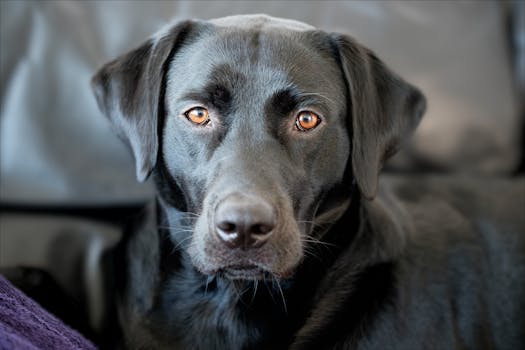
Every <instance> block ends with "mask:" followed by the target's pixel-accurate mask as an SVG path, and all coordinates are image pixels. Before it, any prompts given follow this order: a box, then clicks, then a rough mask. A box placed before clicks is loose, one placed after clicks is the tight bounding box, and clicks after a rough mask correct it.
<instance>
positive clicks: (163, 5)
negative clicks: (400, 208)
mask: <svg viewBox="0 0 525 350" xmlns="http://www.w3.org/2000/svg"><path fill="white" fill-rule="evenodd" d="M243 13H266V14H269V15H272V16H278V17H288V18H292V19H296V20H299V21H304V22H307V23H309V24H312V25H314V26H316V27H318V28H320V29H323V30H325V31H337V32H345V33H348V34H351V35H352V36H354V37H355V38H356V39H357V40H358V41H360V42H361V43H363V44H364V45H365V46H368V47H369V48H371V49H372V50H373V51H375V52H376V53H377V55H378V56H379V57H381V58H382V59H383V61H384V62H386V63H387V65H389V66H390V67H391V68H392V69H393V70H394V71H396V72H397V73H399V74H400V75H401V76H403V77H404V78H406V80H408V81H409V82H411V83H413V84H414V85H416V86H418V87H420V88H421V89H422V91H423V92H424V93H425V95H426V96H427V99H428V112H427V113H426V116H425V117H424V119H423V121H422V123H421V125H420V127H419V129H418V131H417V132H416V134H415V135H414V137H413V138H412V140H410V142H408V143H407V144H406V147H405V149H404V150H403V151H402V152H401V153H400V154H399V155H398V156H396V157H395V158H394V159H393V160H392V161H391V162H390V163H389V164H388V166H387V171H392V172H444V173H450V172H454V173H457V172H461V173H469V174H473V175H475V176H513V175H515V174H518V173H522V172H523V169H524V163H523V159H524V158H523V135H524V132H523V131H524V119H525V118H524V101H525V95H524V81H525V2H524V1H420V2H418V1H406V2H404V1H18V0H17V1H6V0H4V1H1V2H0V45H1V47H0V103H1V106H0V107H1V114H0V267H3V268H7V267H12V266H37V267H41V268H43V269H45V270H46V271H51V273H52V275H53V277H54V278H56V279H57V280H58V282H59V284H61V285H62V286H63V287H64V286H65V287H66V289H67V290H68V292H70V293H77V294H80V295H83V297H85V298H88V299H90V298H91V299H93V298H95V299H96V296H97V293H98V292H97V290H87V291H86V290H85V289H84V287H82V286H83V285H82V284H77V285H73V284H72V283H71V282H70V281H71V280H72V278H74V277H77V278H78V276H80V275H82V276H83V277H82V278H84V282H86V283H87V282H89V279H90V278H95V277H94V272H93V271H94V270H93V266H95V267H96V264H97V261H98V260H97V259H99V257H100V255H101V254H102V252H103V250H104V249H105V247H108V246H110V245H112V244H114V242H115V241H116V240H117V239H118V237H119V234H120V225H121V224H122V222H124V221H125V219H126V218H127V217H129V216H131V215H133V213H134V212H135V211H136V210H138V208H139V207H140V206H141V204H142V203H144V202H145V201H147V200H149V199H151V198H152V194H153V189H152V186H151V183H149V182H148V183H145V184H138V183H137V182H136V180H135V170H134V165H133V158H132V156H131V153H130V152H129V151H128V150H127V149H126V148H125V147H124V145H123V144H122V143H121V142H120V140H118V139H117V138H116V137H115V136H114V134H113V133H112V132H111V129H110V125H109V122H108V121H107V120H106V119H105V118H104V117H103V116H102V114H101V113H100V112H99V110H98V108H97V106H96V102H95V99H94V97H93V95H92V92H91V90H90V87H89V81H90V78H91V76H92V74H93V73H94V72H95V70H96V69H97V68H98V67H99V66H101V65H102V64H103V63H105V62H107V61H109V60H110V59H113V58H115V57H116V56H118V55H119V54H121V53H123V52H125V51H127V50H129V49H131V48H133V47H135V46H138V45H139V44H140V43H141V42H142V41H144V40H145V39H146V38H148V37H149V36H150V35H152V34H153V33H154V32H156V31H157V30H159V29H160V28H161V27H163V26H164V25H166V24H167V23H170V22H176V21H178V20H182V19H187V18H200V19H209V18H215V17H222V16H227V15H234V14H243ZM64 246H66V247H67V251H68V254H65V255H64V254H63V253H60V254H59V253H57V252H63V251H64V250H63V249H61V247H64ZM79 271H82V272H83V273H82V274H79ZM6 273H7V272H6ZM93 285H94V284H93ZM93 288H95V287H93ZM91 299H90V300H91ZM93 317H95V318H96V315H95V316H93ZM92 321H93V322H95V321H96V320H92Z"/></svg>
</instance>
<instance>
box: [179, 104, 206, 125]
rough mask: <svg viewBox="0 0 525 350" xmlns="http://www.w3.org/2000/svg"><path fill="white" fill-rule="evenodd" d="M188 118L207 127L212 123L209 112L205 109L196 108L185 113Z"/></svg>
mask: <svg viewBox="0 0 525 350" xmlns="http://www.w3.org/2000/svg"><path fill="white" fill-rule="evenodd" d="M184 115H185V116H186V118H188V120H189V121H190V122H192V123H194V124H197V125H206V124H208V122H209V121H210V117H209V114H208V110H207V109H206V108H203V107H194V108H192V109H190V110H188V111H187V112H186V113H184Z"/></svg>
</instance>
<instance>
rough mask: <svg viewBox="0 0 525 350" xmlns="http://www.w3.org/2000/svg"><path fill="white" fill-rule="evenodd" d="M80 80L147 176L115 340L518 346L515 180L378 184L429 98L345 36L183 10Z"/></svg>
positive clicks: (119, 254)
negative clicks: (191, 16)
mask: <svg viewBox="0 0 525 350" xmlns="http://www.w3.org/2000/svg"><path fill="white" fill-rule="evenodd" d="M92 87H93V90H94V93H95V95H96V98H97V102H98V104H99V106H100V109H101V110H102V112H103V113H104V114H105V115H106V116H107V117H108V118H109V120H110V121H111V124H112V126H113V128H114V129H115V131H116V133H117V134H118V135H119V136H120V137H121V138H122V139H123V140H124V141H125V142H126V143H127V144H128V145H129V146H130V149H131V151H132V153H133V155H134V159H135V162H136V175H137V178H138V180H139V181H144V180H146V179H147V178H148V177H149V176H151V177H152V178H153V180H154V183H155V185H156V189H157V197H156V200H155V201H154V203H152V204H150V205H149V206H148V207H147V208H146V209H145V210H144V213H143V215H140V217H137V218H136V220H134V223H133V224H132V225H130V228H129V230H128V231H127V232H126V234H125V237H124V238H123V240H122V242H121V243H120V244H119V246H118V247H117V248H116V249H115V251H114V252H113V253H112V255H111V256H112V258H111V259H110V260H111V264H110V265H111V268H110V269H109V271H110V272H109V274H110V275H109V277H108V278H107V280H112V281H113V282H114V284H113V286H112V288H110V290H112V294H111V298H113V299H114V300H115V303H116V310H117V311H116V314H117V318H118V322H119V325H120V326H119V327H120V330H121V333H122V339H123V340H122V342H123V343H122V344H123V346H125V347H128V348H133V349H285V348H286V349H288V348H289V349H453V348H455V349H513V350H515V349H519V348H524V346H525V315H524V314H525V283H524V281H525V240H524V232H525V230H524V228H525V219H524V216H523V212H522V210H523V208H525V203H524V202H525V200H524V192H525V190H524V186H525V183H524V181H523V180H522V179H515V180H492V181H484V180H478V179H475V178H468V177H465V178H464V179H460V180H457V179H452V180H451V179H447V178H441V177H435V176H434V177H433V176H423V175H418V176H414V175H412V176H404V177H391V178H384V179H383V177H382V181H381V185H378V177H379V172H380V170H381V168H382V166H383V165H384V163H385V161H386V160H387V159H389V158H390V157H391V156H392V155H393V154H395V153H396V151H397V150H398V149H399V147H401V146H402V144H403V142H405V140H407V139H408V138H409V137H410V134H411V133H412V132H413V131H414V129H415V128H416V126H417V125H418V123H419V121H420V119H421V118H422V116H423V114H424V111H425V108H426V102H425V97H424V96H423V94H422V93H421V92H420V91H419V90H418V89H417V88H416V87H414V86H412V85H410V84H409V83H407V82H406V81H404V80H403V79H402V78H401V77H399V76H398V75H396V74H395V73H394V72H392V71H391V70H390V69H389V68H387V66H386V65H385V64H384V63H383V62H382V61H381V60H380V59H379V58H377V57H376V56H375V55H374V53H372V52H371V51H370V50H369V49H367V48H365V47H364V46H362V45H361V44H359V43H358V42H357V41H356V40H355V39H353V38H351V37H350V36H347V35H344V34H338V33H327V32H324V31H321V30H319V29H316V28H314V27H312V26H310V25H307V24H304V23H301V22H296V21H292V20H285V19H279V18H273V17H269V16H265V15H243V16H233V17H226V18H220V19H216V20H211V21H199V20H188V21H183V22H180V23H176V24H173V25H171V26H169V27H168V28H167V29H166V30H163V31H162V32H160V33H158V34H157V35H155V36H154V37H152V38H151V39H149V40H148V41H146V42H145V43H144V44H142V45H141V46H139V47H138V48H136V49H134V50H132V51H130V52H129V53H126V54H124V55H123V56H120V57H119V58H117V59H115V60H113V61H111V62H109V63H108V64H106V65H104V66H103V67H102V68H101V69H100V70H99V71H98V72H97V73H96V74H95V76H94V77H93V80H92ZM487 183H488V184H487Z"/></svg>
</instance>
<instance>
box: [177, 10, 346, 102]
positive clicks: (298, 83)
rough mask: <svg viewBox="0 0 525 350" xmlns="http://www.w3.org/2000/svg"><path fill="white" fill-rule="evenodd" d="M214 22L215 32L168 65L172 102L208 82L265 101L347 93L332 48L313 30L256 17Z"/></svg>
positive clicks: (312, 28)
mask: <svg viewBox="0 0 525 350" xmlns="http://www.w3.org/2000/svg"><path fill="white" fill-rule="evenodd" d="M231 18H232V17H230V18H224V19H219V20H214V21H212V22H210V23H212V24H213V25H212V30H209V28H208V30H207V31H206V32H205V33H204V34H201V35H200V37H199V38H198V39H197V40H194V41H193V42H192V43H190V44H189V45H187V46H185V47H183V48H182V49H181V50H180V51H179V52H178V53H177V54H176V55H175V57H174V59H173V61H172V62H171V64H170V70H169V73H168V74H169V75H168V96H169V98H170V99H173V98H177V95H180V94H184V93H185V92H186V91H188V90H197V89H199V88H202V87H204V86H206V85H209V84H210V82H217V81H221V85H230V86H233V85H235V87H234V88H235V89H237V90H238V89H242V91H241V92H238V91H237V92H236V93H237V95H238V96H240V95H250V94H251V95H252V96H253V93H254V92H255V93H256V94H257V95H258V97H259V99H260V100H261V101H262V100H264V99H265V98H267V97H268V96H271V95H272V94H274V93H275V92H277V91H280V90H284V89H289V88H291V87H293V88H297V89H298V90H299V91H301V92H305V93H318V94H324V95H327V96H328V95H334V94H336V96H335V99H339V98H340V97H342V96H339V94H340V93H341V91H342V87H344V83H343V82H342V78H341V71H340V68H339V66H338V64H337V62H336V59H335V57H334V55H333V52H331V51H330V43H329V42H328V40H323V38H324V37H323V36H322V34H319V32H316V31H315V28H314V27H310V26H308V25H304V24H301V23H300V22H294V21H285V20H279V19H273V18H271V17H268V16H255V17H254V20H253V21H251V20H250V21H246V16H240V18H238V17H233V18H234V20H231Z"/></svg>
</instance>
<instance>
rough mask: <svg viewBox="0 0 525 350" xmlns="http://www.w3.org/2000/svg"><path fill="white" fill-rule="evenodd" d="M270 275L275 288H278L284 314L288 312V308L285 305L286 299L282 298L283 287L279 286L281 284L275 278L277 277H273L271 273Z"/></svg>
mask: <svg viewBox="0 0 525 350" xmlns="http://www.w3.org/2000/svg"><path fill="white" fill-rule="evenodd" d="M271 276H272V278H273V280H274V281H275V282H276V283H277V288H278V289H279V293H280V295H281V300H282V301H283V307H284V312H285V313H286V314H288V308H287V307H286V300H285V298H284V293H283V289H282V288H281V284H280V283H279V280H278V279H277V277H275V276H274V275H273V274H272V275H271ZM272 284H273V283H272Z"/></svg>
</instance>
